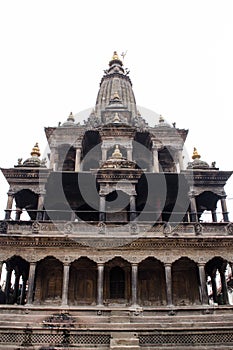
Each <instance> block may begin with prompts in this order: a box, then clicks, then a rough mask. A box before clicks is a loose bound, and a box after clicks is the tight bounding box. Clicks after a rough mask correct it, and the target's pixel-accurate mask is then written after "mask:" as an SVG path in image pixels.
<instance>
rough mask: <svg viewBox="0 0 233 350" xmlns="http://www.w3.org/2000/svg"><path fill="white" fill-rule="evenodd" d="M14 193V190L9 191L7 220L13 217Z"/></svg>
mask: <svg viewBox="0 0 233 350" xmlns="http://www.w3.org/2000/svg"><path fill="white" fill-rule="evenodd" d="M13 200H14V195H13V193H12V192H8V198H7V205H6V210H5V212H6V214H5V220H10V218H11V210H12V205H13Z"/></svg>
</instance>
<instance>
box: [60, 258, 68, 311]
mask: <svg viewBox="0 0 233 350" xmlns="http://www.w3.org/2000/svg"><path fill="white" fill-rule="evenodd" d="M69 272H70V263H67V262H66V263H64V266H63V285H62V301H61V304H62V305H67V304H68V288H69Z"/></svg>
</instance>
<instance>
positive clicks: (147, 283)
mask: <svg viewBox="0 0 233 350" xmlns="http://www.w3.org/2000/svg"><path fill="white" fill-rule="evenodd" d="M138 301H139V304H141V305H145V306H148V305H158V306H161V305H166V280H165V270H164V265H163V263H162V262H161V261H160V260H157V259H156V258H154V257H147V258H146V259H144V260H143V261H141V262H140V263H139V265H138Z"/></svg>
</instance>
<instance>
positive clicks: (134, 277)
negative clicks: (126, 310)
mask: <svg viewBox="0 0 233 350" xmlns="http://www.w3.org/2000/svg"><path fill="white" fill-rule="evenodd" d="M131 287H132V288H131V292H132V305H137V299H138V298H137V294H138V293H137V290H138V264H137V263H132V286H131Z"/></svg>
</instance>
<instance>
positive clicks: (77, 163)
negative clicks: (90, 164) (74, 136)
mask: <svg viewBox="0 0 233 350" xmlns="http://www.w3.org/2000/svg"><path fill="white" fill-rule="evenodd" d="M80 164H81V149H80V148H76V155H75V171H76V172H79V171H80V170H81V169H80Z"/></svg>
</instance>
